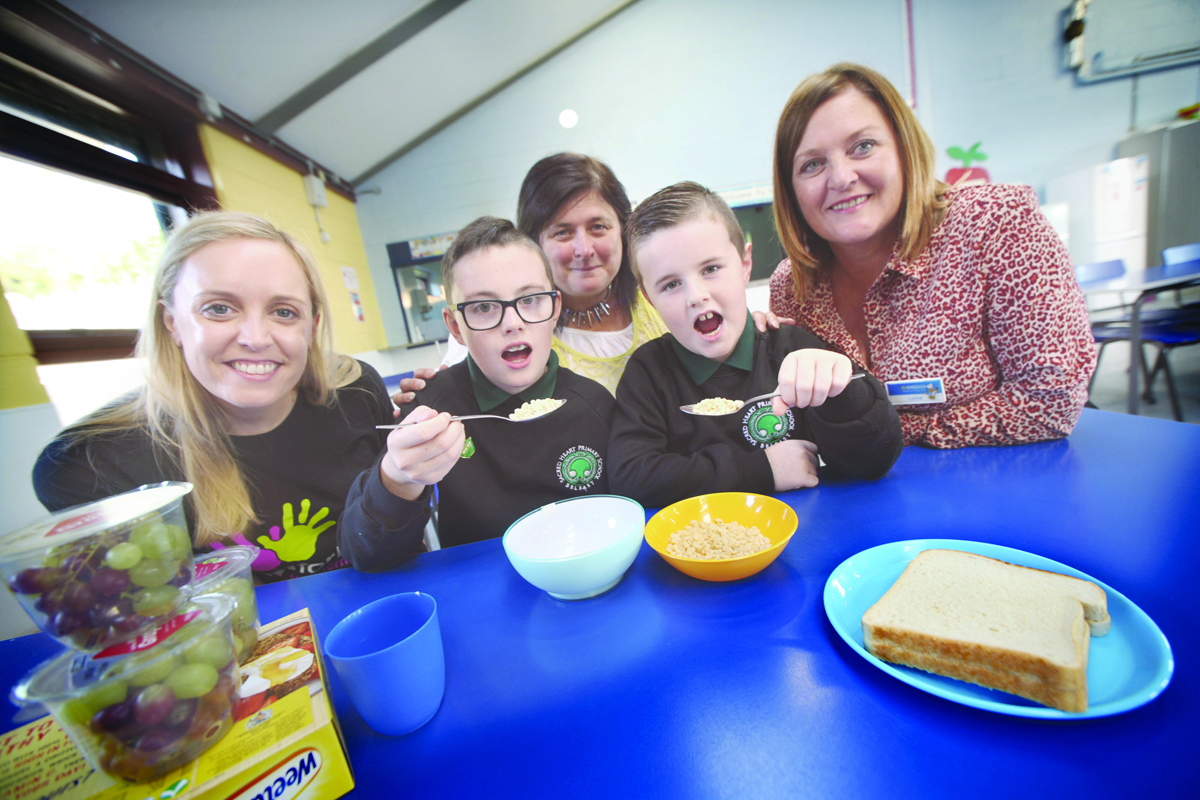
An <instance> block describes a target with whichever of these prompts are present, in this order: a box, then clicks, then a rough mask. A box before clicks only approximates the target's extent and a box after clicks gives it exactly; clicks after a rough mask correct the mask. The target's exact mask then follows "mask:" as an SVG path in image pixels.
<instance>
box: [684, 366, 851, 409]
mask: <svg viewBox="0 0 1200 800" xmlns="http://www.w3.org/2000/svg"><path fill="white" fill-rule="evenodd" d="M866 374H867V373H865V372H858V373H855V374H854V375H851V376H850V380H854V379H855V378H861V377H863V376H864V375H866ZM778 396H779V390H778V389H776V390H775V391H773V392H769V393H767V394H760V395H759V396H758V397H751V398H750V399H749V400H727V399H725V398H724V397H706V398H705V399H703V400H701V401H700V402H699V403H689V404H688V405H685V406H680V407H679V410H680V411H682V412H683V413H685V414H695V415H696V416H698V417H723V416H726V415H727V414H736V413H738V412H739V411H741V410H742V409H743V408H745V407H746V406H752V405H754V404H755V403H757V402H759V401H760V400H770V399H771V398H772V397H778Z"/></svg>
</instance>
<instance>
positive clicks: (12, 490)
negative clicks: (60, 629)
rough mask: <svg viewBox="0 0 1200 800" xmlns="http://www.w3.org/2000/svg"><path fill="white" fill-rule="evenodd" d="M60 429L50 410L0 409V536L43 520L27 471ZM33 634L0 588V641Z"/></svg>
mask: <svg viewBox="0 0 1200 800" xmlns="http://www.w3.org/2000/svg"><path fill="white" fill-rule="evenodd" d="M61 427H62V426H61V425H59V423H58V416H57V415H56V414H55V413H54V406H52V405H50V404H49V403H41V404H39V405H36V406H21V407H19V408H5V409H0V441H3V442H4V446H3V447H0V475H3V476H4V478H5V480H3V481H0V508H3V509H4V522H3V524H2V525H0V534H5V533H11V532H12V531H15V530H19V529H20V528H23V527H25V526H26V525H29V524H32V523H34V522H37V521H38V520H39V519H41V518H42V517H44V516H46V509H44V508H42V504H41V503H39V502H38V500H37V496H36V495H35V494H34V493H33V481H32V480H31V476H30V470H32V469H33V462H34V461H35V460H36V459H37V455H38V453H40V452H41V451H42V448H43V447H44V446H45V445H46V443H47V442H49V441H50V440H51V439H52V438H53V437H54V435H55V434H56V433H58V431H59V429H60V428H61ZM36 630H37V627H36V626H34V624H33V620H31V619H30V618H29V615H28V614H26V613H25V611H24V610H23V609H22V608H21V607H20V606H19V605H17V601H16V598H14V597H13V596H12V592H10V591H9V590H8V587H7V586H2V587H0V639H10V638H12V637H14V636H22V635H24V634H26V633H33V632H34V631H36Z"/></svg>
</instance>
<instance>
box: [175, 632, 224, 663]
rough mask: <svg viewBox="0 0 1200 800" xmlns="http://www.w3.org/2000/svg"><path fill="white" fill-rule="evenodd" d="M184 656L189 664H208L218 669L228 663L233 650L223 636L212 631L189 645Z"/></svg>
mask: <svg viewBox="0 0 1200 800" xmlns="http://www.w3.org/2000/svg"><path fill="white" fill-rule="evenodd" d="M184 658H185V659H187V662H188V663H189V664H208V665H209V666H211V667H214V668H216V669H220V668H221V667H223V666H225V665H226V664H228V663H229V659H231V658H233V651H232V649H231V648H230V646H229V642H228V641H226V639H225V637H224V636H222V635H221V634H220V633H218V632H213V633H210V634H209V635H207V636H204V637H203V638H201V639H199V640H198V641H197V642H196V643H195V644H194V645H192V646H191V647H189V648H188V651H187V652H186V653H185V654H184Z"/></svg>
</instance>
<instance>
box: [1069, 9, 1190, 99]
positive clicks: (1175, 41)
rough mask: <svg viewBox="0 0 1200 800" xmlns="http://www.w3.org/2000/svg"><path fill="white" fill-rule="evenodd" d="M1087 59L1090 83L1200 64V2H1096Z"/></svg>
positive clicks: (1090, 14)
mask: <svg viewBox="0 0 1200 800" xmlns="http://www.w3.org/2000/svg"><path fill="white" fill-rule="evenodd" d="M1083 56H1084V65H1083V66H1082V67H1081V68H1080V70H1079V77H1080V78H1081V79H1084V80H1089V79H1090V80H1104V79H1106V78H1115V77H1120V76H1123V75H1132V74H1137V73H1138V72H1148V71H1151V70H1156V69H1165V68H1169V67H1176V66H1182V65H1184V64H1191V63H1197V62H1200V0H1091V2H1090V3H1089V4H1088V7H1087V16H1086V17H1085V26H1084V31H1083Z"/></svg>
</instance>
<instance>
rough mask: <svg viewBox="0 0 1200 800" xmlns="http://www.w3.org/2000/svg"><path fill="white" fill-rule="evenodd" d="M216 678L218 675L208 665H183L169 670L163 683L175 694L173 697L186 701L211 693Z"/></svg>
mask: <svg viewBox="0 0 1200 800" xmlns="http://www.w3.org/2000/svg"><path fill="white" fill-rule="evenodd" d="M218 678H220V675H218V674H217V670H216V668H215V667H213V666H212V665H210V664H184V665H182V666H179V667H176V668H175V669H173V670H171V674H170V675H168V676H167V677H166V679H165V680H164V681H163V683H165V684H166V685H167V686H168V687H170V689H171V690H172V691H173V692H175V697H177V698H179V699H181V700H186V699H188V698H192V697H200V696H201V695H204V694H208V693H209V692H211V691H212V690H213V687H214V686H216V685H217V679H218Z"/></svg>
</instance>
